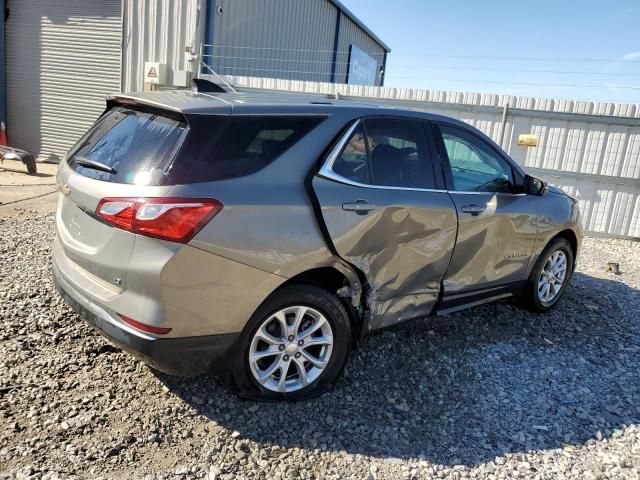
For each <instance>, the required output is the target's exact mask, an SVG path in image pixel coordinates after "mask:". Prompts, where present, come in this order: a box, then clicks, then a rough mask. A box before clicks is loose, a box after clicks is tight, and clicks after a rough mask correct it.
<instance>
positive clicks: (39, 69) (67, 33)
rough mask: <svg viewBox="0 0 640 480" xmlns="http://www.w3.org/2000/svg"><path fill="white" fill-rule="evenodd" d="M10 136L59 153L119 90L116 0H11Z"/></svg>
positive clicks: (41, 154)
mask: <svg viewBox="0 0 640 480" xmlns="http://www.w3.org/2000/svg"><path fill="white" fill-rule="evenodd" d="M7 6H8V7H9V9H10V15H9V19H8V20H7V23H6V72H7V76H6V78H7V130H8V136H9V144H10V145H12V146H15V147H18V148H23V149H25V150H27V151H29V152H31V153H32V154H33V155H34V156H36V157H37V159H38V160H50V161H59V160H60V159H61V158H62V157H63V156H64V155H65V154H66V152H67V150H68V149H69V148H70V147H71V146H72V145H73V144H74V143H75V142H76V141H77V140H78V139H79V138H80V137H81V136H82V135H83V134H84V132H85V131H86V130H87V129H88V128H89V127H90V126H91V124H92V123H93V122H94V121H95V119H96V118H97V117H98V116H99V115H100V114H101V113H102V112H103V111H104V107H105V102H104V97H105V95H107V94H110V93H113V92H117V91H118V90H120V62H121V57H120V54H121V50H120V44H121V32H122V25H121V23H122V19H121V6H120V0H93V1H89V0H87V1H82V2H81V1H76V0H57V1H55V2H51V1H49V0H31V1H29V2H25V1H18V0H11V1H10V2H9V3H8V5H7Z"/></svg>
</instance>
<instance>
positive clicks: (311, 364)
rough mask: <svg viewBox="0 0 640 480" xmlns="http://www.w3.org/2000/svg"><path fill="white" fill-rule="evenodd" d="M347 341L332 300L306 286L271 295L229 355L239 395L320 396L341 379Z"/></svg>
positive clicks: (345, 323) (346, 325)
mask: <svg viewBox="0 0 640 480" xmlns="http://www.w3.org/2000/svg"><path fill="white" fill-rule="evenodd" d="M351 335H352V334H351V324H350V321H349V315H348V314H347V311H346V310H345V308H344V306H343V305H342V303H341V302H340V300H339V298H338V297H337V296H336V295H334V294H332V293H330V292H328V291H326V290H324V289H322V288H320V287H317V286H314V285H306V284H296V285H287V286H285V287H282V288H280V289H278V290H276V291H275V292H274V293H273V294H272V295H271V296H270V297H269V298H267V299H266V300H265V301H264V302H263V304H262V305H260V307H258V309H257V310H256V311H255V313H254V314H253V315H252V316H251V319H250V320H249V322H248V324H247V326H246V328H245V329H244V331H243V333H242V334H241V335H240V338H239V339H238V343H237V348H236V349H235V351H234V352H233V361H232V364H233V365H232V374H233V379H234V383H235V385H236V387H237V388H238V392H239V394H240V395H241V396H242V397H245V398H251V399H259V400H302V399H307V398H312V397H315V396H318V395H320V394H322V393H324V392H326V391H327V390H329V389H330V388H331V387H332V386H333V385H334V384H335V382H336V381H337V380H338V378H339V377H340V374H341V373H342V370H343V368H344V365H345V362H346V359H347V354H348V352H349V347H350V345H351ZM283 375H284V376H283Z"/></svg>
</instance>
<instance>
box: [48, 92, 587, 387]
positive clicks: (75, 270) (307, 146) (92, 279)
mask: <svg viewBox="0 0 640 480" xmlns="http://www.w3.org/2000/svg"><path fill="white" fill-rule="evenodd" d="M212 90H214V89H212ZM58 186H59V190H60V195H59V201H58V208H57V218H56V225H57V227H56V232H57V235H56V239H55V244H54V248H53V272H54V277H55V281H56V285H57V287H58V289H59V291H60V292H61V294H62V295H63V297H64V298H65V299H66V301H67V302H68V303H69V304H70V305H71V306H72V307H73V308H74V309H75V310H76V311H77V312H78V313H80V315H81V316H82V317H83V318H84V319H85V320H86V321H88V322H89V323H90V324H91V325H93V326H94V327H95V328H97V329H98V330H99V331H100V332H101V333H102V334H104V335H105V336H106V337H107V338H109V339H111V340H112V341H113V342H114V343H116V344H117V345H119V346H121V347H122V348H123V349H125V350H127V351H129V352H131V353H132V354H134V355H135V356H137V357H138V358H140V359H142V360H143V361H145V362H147V363H148V364H150V365H152V366H154V367H155V368H157V369H159V370H162V371H165V372H168V373H173V374H187V375H192V374H199V373H203V372H206V371H208V370H209V369H211V368H214V367H217V370H218V371H221V372H225V373H227V374H229V376H230V377H231V378H232V379H233V383H234V384H235V385H236V386H237V388H238V391H239V392H240V394H241V395H243V396H245V397H252V398H267V399H300V398H308V397H310V396H313V395H317V394H319V393H321V392H323V391H325V390H327V389H328V388H329V387H330V386H331V385H332V384H334V382H335V381H336V379H337V378H338V377H339V374H340V372H341V370H342V368H343V366H344V364H345V360H346V358H347V354H348V352H349V350H350V348H351V347H352V345H353V344H354V342H356V341H357V340H359V339H360V338H362V336H363V335H365V334H366V333H368V332H370V331H372V330H375V329H379V328H382V327H386V326H390V325H393V324H397V323H398V322H403V321H405V320H408V319H412V318H418V317H424V316H426V315H430V314H443V313H448V312H452V311H455V310H459V309H462V308H465V307H469V306H474V305H478V304H480V303H484V302H487V301H491V300H497V299H502V298H506V297H508V296H512V295H518V296H520V297H521V298H522V299H523V301H524V302H525V303H526V304H527V305H528V306H529V307H530V308H531V309H533V310H534V311H538V312H543V311H545V310H547V309H549V308H551V307H552V306H553V305H554V304H555V303H556V302H557V301H558V299H559V298H560V297H561V295H562V293H563V291H564V289H565V288H566V286H567V283H568V282H569V279H570V278H571V275H572V272H573V269H574V266H575V260H576V255H577V252H578V249H579V246H580V241H581V230H580V227H579V224H578V208H577V204H576V201H575V200H573V199H572V198H570V197H568V196H566V195H565V194H563V193H562V192H561V191H560V190H557V189H555V188H550V187H547V186H546V185H545V184H544V183H543V182H542V181H540V180H538V179H536V178H534V177H531V176H529V175H527V174H526V173H525V172H524V171H523V169H522V168H521V167H520V166H518V165H517V164H516V163H515V162H514V161H513V160H511V159H510V158H509V156H508V155H507V154H505V153H504V152H503V151H502V150H501V149H500V148H499V147H498V146H497V145H496V144H495V143H494V142H492V141H491V140H490V139H489V138H487V137H486V136H485V135H483V134H482V133H481V132H479V131H478V130H476V129H474V128H472V127H470V126H469V125H467V124H465V123H462V122H460V121H457V120H454V119H451V118H447V117H442V116H438V115H433V114H429V113H423V112H417V111H411V110H402V109H396V108H390V107H381V106H374V105H366V104H361V103H355V102H349V101H332V100H331V101H330V100H327V101H318V99H317V97H315V98H308V97H306V96H299V95H286V94H273V95H266V94H258V93H251V92H240V93H227V92H212V91H209V92H202V91H201V92H200V93H198V92H190V91H179V92H178V91H165V92H146V93H140V94H123V95H118V96H114V97H112V98H110V99H108V102H107V109H106V111H105V113H104V114H103V115H102V116H101V117H100V118H99V119H98V121H97V122H96V123H95V125H94V126H93V127H92V128H91V129H90V130H89V131H88V133H87V134H86V135H85V136H84V137H83V138H82V139H81V140H80V141H79V142H78V144H77V145H76V146H75V147H74V148H73V149H72V150H71V151H70V152H69V154H68V155H67V158H66V160H65V161H64V162H63V163H62V164H61V165H60V169H59V173H58Z"/></svg>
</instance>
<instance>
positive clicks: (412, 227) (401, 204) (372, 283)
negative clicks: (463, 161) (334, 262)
mask: <svg viewBox="0 0 640 480" xmlns="http://www.w3.org/2000/svg"><path fill="white" fill-rule="evenodd" d="M313 189H314V191H315V194H316V196H317V198H318V201H319V203H320V205H321V209H322V216H323V220H324V223H325V225H326V228H327V230H328V232H329V235H330V236H331V240H332V242H333V245H334V247H335V249H336V251H337V252H338V254H339V255H340V256H341V257H342V258H343V259H344V260H345V261H347V262H349V263H350V264H352V265H353V266H355V267H356V268H357V269H359V270H360V271H361V272H363V273H364V275H365V276H366V279H367V282H368V284H369V292H368V296H367V298H366V300H367V305H368V307H369V308H370V310H371V321H370V324H369V328H370V329H375V328H380V327H384V326H387V325H391V324H393V323H397V322H400V321H403V320H407V319H409V318H414V317H419V316H422V315H427V314H429V313H430V312H431V311H432V309H433V307H434V305H435V303H436V302H437V300H438V296H439V293H440V286H441V282H442V279H443V277H444V274H445V272H446V270H447V267H448V265H449V261H450V259H451V255H452V252H453V247H454V244H455V238H456V229H457V218H456V211H455V206H454V204H453V201H452V200H451V198H450V196H449V195H448V194H447V192H446V191H435V190H434V191H427V190H408V189H407V190H405V189H388V188H385V187H373V186H370V187H366V188H365V187H359V186H354V185H349V184H344V183H341V182H337V181H334V180H330V179H327V178H324V177H322V176H316V177H315V178H314V179H313ZM363 201H366V202H367V203H368V205H369V206H374V207H375V209H373V210H369V211H366V212H356V211H351V210H345V209H344V208H343V205H344V204H349V203H355V202H363Z"/></svg>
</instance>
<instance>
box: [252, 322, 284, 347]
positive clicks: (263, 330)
mask: <svg viewBox="0 0 640 480" xmlns="http://www.w3.org/2000/svg"><path fill="white" fill-rule="evenodd" d="M256 337H258V338H259V339H260V340H263V341H265V342H267V343H268V344H270V345H279V344H281V343H282V339H280V338H276V337H274V336H273V335H271V334H270V333H269V332H267V324H264V325H262V326H261V327H260V328H259V329H258V331H257V332H256Z"/></svg>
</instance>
